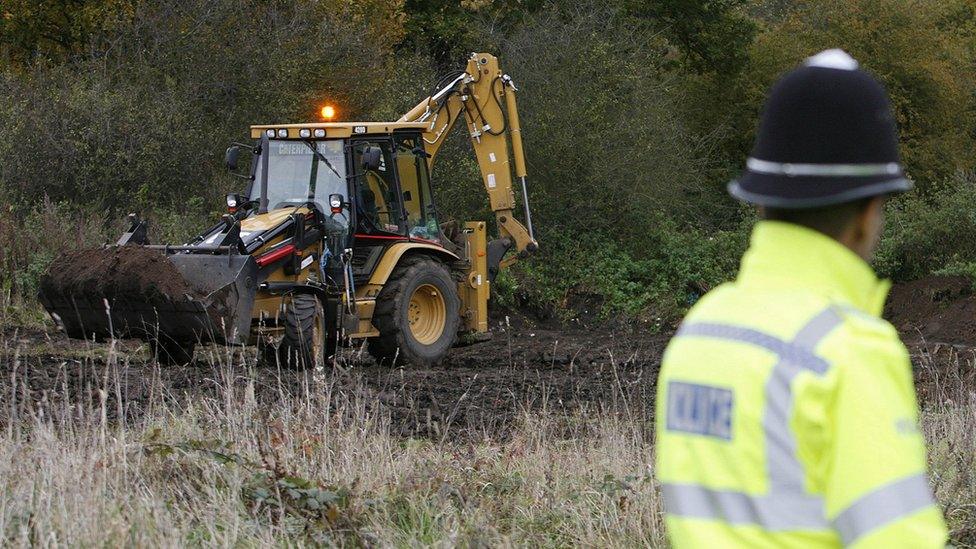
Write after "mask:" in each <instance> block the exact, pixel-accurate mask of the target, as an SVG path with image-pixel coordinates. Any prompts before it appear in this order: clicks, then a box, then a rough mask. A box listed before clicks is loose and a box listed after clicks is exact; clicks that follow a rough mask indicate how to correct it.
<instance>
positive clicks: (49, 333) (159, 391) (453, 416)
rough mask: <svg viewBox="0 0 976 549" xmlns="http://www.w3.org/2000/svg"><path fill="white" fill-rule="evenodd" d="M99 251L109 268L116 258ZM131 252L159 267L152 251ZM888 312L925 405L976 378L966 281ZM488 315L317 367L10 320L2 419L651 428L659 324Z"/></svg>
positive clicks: (585, 313) (433, 429) (489, 431)
mask: <svg viewBox="0 0 976 549" xmlns="http://www.w3.org/2000/svg"><path fill="white" fill-rule="evenodd" d="M89 257H90V256H89ZM100 257H102V258H103V259H102V261H103V263H102V267H100V269H101V272H106V273H110V272H112V271H113V269H121V268H122V266H121V262H122V261H126V260H127V259H126V258H119V257H112V256H107V255H105V256H100ZM142 260H143V261H146V262H149V263H156V262H157V261H158V260H163V261H162V264H168V262H167V261H165V260H164V259H163V258H162V256H161V255H158V254H154V255H153V256H152V257H149V256H146V257H145V258H144V259H142ZM156 266H157V267H158V266H159V265H158V264H157V265H156ZM86 272H91V271H82V272H79V273H76V274H73V273H72V272H70V271H69V272H66V273H65V274H64V275H63V276H62V280H63V281H64V282H63V283H65V284H87V282H83V281H84V280H89V279H86V277H90V276H91V275H90V274H86ZM156 280H158V278H156V277H153V278H152V279H151V280H149V279H143V280H142V281H140V282H139V283H138V284H135V285H134V286H132V287H125V288H120V287H119V286H117V285H113V283H111V282H101V284H102V286H96V288H101V289H102V290H103V291H129V292H151V291H156V292H161V293H163V294H166V295H170V293H177V294H178V293H179V292H182V291H184V289H183V288H181V287H179V286H178V285H169V286H168V285H166V284H158V283H157V282H156ZM153 287H154V288H155V289H151V288H153ZM886 316H887V318H888V319H889V320H890V321H891V322H892V323H893V324H894V325H895V326H896V327H897V328H898V329H899V331H900V333H901V334H902V338H903V339H904V340H905V341H906V343H907V344H908V345H909V349H910V351H911V352H912V360H913V366H914V369H915V375H916V381H917V386H918V388H919V394H920V398H921V400H922V401H923V402H925V401H928V400H930V399H935V398H940V397H939V396H938V395H940V394H941V392H940V387H941V386H942V385H943V380H944V379H945V378H946V376H951V377H953V378H959V379H963V378H964V379H968V380H969V381H968V382H967V383H968V385H967V386H968V387H976V379H974V377H976V373H974V372H973V368H972V363H973V362H974V361H976V352H974V349H976V321H974V319H976V300H974V297H973V295H972V292H971V288H970V285H969V283H968V281H967V280H965V279H961V278H954V277H929V278H927V279H924V280H921V281H917V282H913V283H910V284H904V285H900V286H898V287H896V288H895V289H894V290H893V292H892V294H891V299H890V301H889V305H888V308H887V309H886ZM491 326H492V338H491V340H489V341H484V342H479V343H475V344H472V345H468V346H463V347H457V348H455V349H454V350H453V351H452V353H451V354H450V356H449V358H448V359H447V360H446V361H445V362H444V363H443V364H442V365H440V366H437V367H434V368H415V367H412V366H409V365H406V366H393V367H390V366H379V365H377V364H375V363H374V362H373V361H372V360H371V359H370V358H369V355H368V354H367V353H366V352H365V350H364V349H363V348H361V347H352V348H346V349H343V351H342V355H341V357H340V358H339V359H338V360H336V361H335V362H334V363H333V364H330V365H328V366H327V367H325V368H323V369H322V370H320V371H316V372H295V371H292V370H288V369H283V368H276V367H258V366H257V363H256V358H255V351H254V349H253V348H243V349H242V348H237V349H235V348H227V347H222V346H200V347H199V348H198V351H197V354H196V357H195V360H194V362H193V363H191V364H189V365H187V366H184V367H160V366H159V365H158V364H156V363H155V362H154V361H153V360H152V359H151V356H150V354H149V351H148V349H147V346H146V345H145V344H144V343H142V342H139V341H135V340H131V341H115V342H106V343H92V342H86V341H79V340H71V339H68V338H67V337H65V336H64V335H63V334H61V333H59V332H57V331H56V330H55V329H54V328H53V327H47V328H40V327H36V328H31V329H27V328H19V327H12V326H7V327H4V328H3V329H2V331H0V402H3V403H4V405H3V406H0V424H4V423H6V422H8V421H9V420H10V419H11V418H24V417H31V416H32V415H38V414H40V415H44V414H49V415H59V416H64V415H65V414H67V415H71V416H76V417H83V416H86V415H87V416H92V415H103V416H104V417H105V420H106V421H116V420H118V419H120V418H124V419H125V420H127V421H138V420H139V419H140V418H141V417H143V416H145V415H146V414H147V413H148V411H149V410H150V409H151V408H153V407H155V406H161V405H167V406H172V405H190V404H193V403H201V402H207V401H209V402H227V401H230V400H236V399H238V398H239V397H242V396H245V397H247V398H253V399H254V400H255V401H257V402H258V403H260V404H264V403H267V406H261V407H260V408H263V409H268V410H272V409H277V408H278V407H280V403H281V402H282V401H287V400H289V399H299V398H301V397H302V395H303V394H307V392H308V391H316V392H324V393H327V394H328V395H330V397H331V399H332V401H333V402H335V403H336V404H337V405H339V404H341V406H336V409H337V410H340V409H346V410H348V409H351V408H352V409H359V410H363V411H365V412H368V413H369V414H371V415H372V416H374V417H377V418H380V419H381V420H382V421H385V422H388V423H389V425H390V429H391V430H392V431H393V432H394V433H396V434H402V435H411V436H412V435H420V436H429V437H442V436H451V437H455V436H462V435H463V436H476V437H484V436H487V437H504V436H506V433H508V432H509V431H510V430H511V428H512V427H513V426H515V425H516V424H517V422H519V421H521V420H522V418H523V417H524V416H525V415H526V413H528V412H544V413H546V414H549V415H551V416H555V417H560V416H567V417H569V416H574V417H576V418H579V417H581V416H582V417H587V416H588V415H590V414H597V413H599V414H604V415H605V414H607V413H610V414H623V415H626V416H627V417H628V418H632V419H642V420H648V422H647V423H648V425H650V421H649V420H650V419H652V418H653V408H654V392H655V390H656V388H655V381H656V377H657V372H658V368H659V366H660V362H661V355H662V353H663V350H664V347H665V346H666V344H667V341H668V340H669V338H670V334H671V330H670V329H664V330H663V331H660V330H656V329H654V328H652V327H651V326H649V325H644V324H640V323H632V324H621V323H617V324H614V323H608V322H605V321H600V320H598V319H596V318H595V317H594V316H593V315H592V314H591V313H590V312H589V310H581V311H579V314H578V315H577V318H576V319H575V320H574V321H571V322H559V321H555V320H552V319H548V320H540V319H539V318H537V317H535V316H533V315H530V314H522V313H519V312H514V311H510V312H508V313H495V314H494V315H493V317H492V320H491ZM229 396H233V397H234V398H233V399H229V398H228V397H229ZM350 406H351V408H350Z"/></svg>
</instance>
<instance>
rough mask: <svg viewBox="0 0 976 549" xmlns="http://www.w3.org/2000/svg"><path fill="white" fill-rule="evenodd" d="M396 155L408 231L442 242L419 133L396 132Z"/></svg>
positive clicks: (413, 235) (420, 237)
mask: <svg viewBox="0 0 976 549" xmlns="http://www.w3.org/2000/svg"><path fill="white" fill-rule="evenodd" d="M393 140H394V144H395V151H394V158H395V161H396V172H397V179H398V181H399V185H400V196H401V197H402V199H403V214H404V219H405V225H406V230H407V234H408V235H409V236H410V237H411V238H419V239H423V240H430V241H435V242H439V240H440V237H439V235H440V227H439V226H438V219H437V212H436V210H435V207H434V197H433V194H432V193H431V189H430V172H429V171H428V166H427V153H426V152H425V151H424V147H423V140H422V139H421V137H420V135H416V134H408V135H395V136H394V139H393Z"/></svg>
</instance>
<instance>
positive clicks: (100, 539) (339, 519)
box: [0, 344, 976, 546]
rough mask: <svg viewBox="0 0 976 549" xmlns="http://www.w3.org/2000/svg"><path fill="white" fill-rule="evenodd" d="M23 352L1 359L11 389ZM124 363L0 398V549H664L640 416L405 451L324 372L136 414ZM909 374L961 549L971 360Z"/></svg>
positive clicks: (230, 381) (245, 381) (244, 377)
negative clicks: (916, 379)
mask: <svg viewBox="0 0 976 549" xmlns="http://www.w3.org/2000/svg"><path fill="white" fill-rule="evenodd" d="M20 353H21V350H18V349H13V348H10V347H9V346H8V347H6V348H5V349H4V345H3V344H0V361H2V362H3V363H4V364H5V367H4V369H3V375H4V376H8V377H10V378H11V379H10V383H8V384H6V385H5V386H6V387H7V388H8V389H9V390H10V391H12V392H16V391H18V390H22V389H18V387H21V384H20V383H19V382H18V381H17V379H16V377H17V375H22V370H20V371H21V374H18V369H22V368H24V367H26V366H27V363H26V362H24V361H23V360H22V355H21V354H20ZM125 360H126V358H125V357H124V355H121V354H119V353H114V352H109V353H108V357H107V359H104V358H98V359H96V360H90V361H86V360H84V359H82V360H76V361H69V363H68V364H66V365H62V366H61V369H62V370H67V369H70V368H79V369H84V368H88V369H91V370H92V371H93V372H95V373H97V374H98V375H95V376H92V377H90V378H88V379H92V380H94V381H92V382H90V384H89V386H87V388H86V389H85V391H81V392H80V393H78V394H82V395H88V396H91V398H75V399H74V400H72V399H71V398H66V399H54V398H50V399H48V398H47V397H46V396H44V395H42V397H41V398H40V399H38V398H34V397H32V398H30V399H27V398H22V395H21V396H18V395H17V394H4V395H2V396H0V403H3V406H4V407H5V408H6V410H3V413H2V417H4V418H5V421H3V424H2V428H3V430H2V433H0V536H2V537H0V539H2V540H3V542H4V545H10V546H26V545H44V546H54V545H82V546H108V545H112V546H114V545H122V544H125V545H140V546H141V545H150V546H182V545H186V544H194V545H198V544H203V545H219V546H230V545H245V546H249V545H271V544H274V545H319V544H326V545H342V546H346V545H354V546H359V545H365V546H431V545H434V546H458V545H460V546H486V545H488V546H497V545H501V546H511V545H520V546H521V545H525V546H566V545H588V546H640V545H643V546H661V545H665V535H664V531H663V527H662V520H661V512H660V506H659V500H658V496H657V494H656V490H655V486H654V482H653V480H652V476H651V475H652V471H651V469H650V467H649V464H651V463H652V462H653V446H652V440H651V435H650V433H649V429H648V425H647V424H646V422H645V421H644V420H643V419H635V418H633V417H632V416H628V415H627V414H612V413H596V414H591V415H586V416H583V415H582V414H579V415H576V416H573V417H569V418H567V417H555V415H554V414H546V413H537V412H536V413H528V412H527V413H526V414H524V415H523V417H522V418H521V420H520V421H519V424H518V426H517V427H516V428H515V429H514V432H513V433H511V434H510V436H506V437H505V438H504V439H503V440H502V439H493V438H492V437H491V435H490V433H488V434H484V435H483V436H481V437H477V438H472V437H443V438H441V439H429V438H422V439H418V438H405V437H402V436H398V435H395V434H393V433H392V431H391V428H390V423H389V420H388V418H387V417H385V416H384V414H383V413H382V412H381V411H378V410H382V407H380V406H376V405H375V404H376V403H375V402H369V401H367V400H366V399H367V398H372V397H362V396H361V395H362V394H365V393H359V392H357V391H350V390H348V387H340V386H338V385H337V384H335V383H334V382H333V381H331V379H332V378H331V377H330V376H325V375H321V374H317V375H310V376H308V377H306V378H305V379H304V381H303V382H302V383H299V384H298V385H296V384H294V383H286V382H281V383H279V384H277V386H273V387H267V386H259V385H261V384H264V383H265V382H264V381H262V379H266V378H262V377H260V376H255V375H253V373H254V372H253V371H250V369H249V367H248V366H247V364H245V363H241V361H242V360H244V359H242V358H241V357H240V356H237V355H217V354H216V353H215V354H213V355H211V362H212V364H211V368H212V374H213V375H212V377H213V383H214V384H215V385H216V386H217V388H218V390H217V391H216V392H215V393H212V394H209V396H200V395H195V396H187V394H186V393H183V392H180V393H177V392H175V391H172V390H171V388H169V387H167V386H165V384H163V383H155V382H154V383H153V384H152V388H151V390H150V392H149V395H148V396H146V395H142V396H141V397H140V398H143V399H144V402H142V403H141V404H140V405H141V406H142V412H141V413H140V414H139V416H138V418H134V417H130V416H129V415H128V414H127V412H126V406H125V404H126V398H127V397H126V395H125V394H124V391H125V389H124V386H123V385H124V384H122V383H120V382H119V379H121V378H122V377H124V374H123V373H120V370H122V369H124V368H125V362H124V361H125ZM947 360H948V362H946V361H947ZM918 364H919V371H920V377H921V378H922V381H921V383H923V384H925V387H926V392H925V394H927V395H930V397H931V396H933V395H934V398H931V400H930V403H929V405H928V408H927V410H926V412H925V413H924V417H923V429H924V433H925V435H926V438H927V439H928V441H929V445H930V449H931V451H930V453H931V456H932V471H933V474H932V478H933V483H934V485H935V489H936V493H937V496H938V499H939V502H940V504H941V505H942V507H943V509H944V510H945V512H946V514H947V517H948V520H949V523H950V526H951V528H952V531H953V538H954V541H955V542H956V543H957V544H958V545H961V546H974V545H976V505H974V502H976V476H974V473H973V470H974V468H976V461H974V460H976V457H974V456H976V435H974V431H976V396H974V395H973V394H972V393H971V392H967V391H966V390H965V389H964V387H965V386H966V384H965V383H963V381H964V377H965V375H966V373H967V372H972V371H973V357H972V356H970V357H968V359H967V358H966V357H963V356H961V355H960V354H958V353H955V352H953V353H951V356H950V357H949V358H948V359H947V358H946V357H944V356H938V355H937V353H934V354H933V353H923V354H922V355H921V356H920V358H919V360H918ZM936 364H938V367H936ZM947 364H948V366H947ZM953 368H955V370H953ZM59 375H60V374H59ZM55 385H56V384H55ZM971 389H972V385H969V390H970V391H971ZM262 391H273V392H274V393H276V395H277V398H276V399H275V405H274V406H267V405H265V404H262V402H263V401H262V399H260V398H258V397H257V396H256V395H258V394H260V393H261V392H262ZM567 426H568V427H567Z"/></svg>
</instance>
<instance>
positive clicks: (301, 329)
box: [267, 294, 326, 370]
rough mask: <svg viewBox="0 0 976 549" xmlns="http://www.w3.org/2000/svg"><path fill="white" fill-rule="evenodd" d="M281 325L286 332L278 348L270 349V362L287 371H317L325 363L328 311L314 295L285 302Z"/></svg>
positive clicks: (303, 295) (300, 295)
mask: <svg viewBox="0 0 976 549" xmlns="http://www.w3.org/2000/svg"><path fill="white" fill-rule="evenodd" d="M280 322H281V323H282V324H283V327H284V331H283V334H282V336H281V341H280V342H278V345H277V346H276V347H269V348H268V349H267V352H269V354H270V356H268V358H270V359H275V358H276V359H277V360H278V362H279V363H280V364H281V365H282V366H285V367H289V368H294V369H299V370H301V369H306V368H314V367H316V366H319V365H322V364H324V363H325V356H326V345H325V311H324V310H323V308H322V303H321V302H320V301H319V300H318V298H316V297H315V296H313V295H308V294H295V295H293V296H291V298H286V300H285V303H284V314H283V315H282V319H281V320H280Z"/></svg>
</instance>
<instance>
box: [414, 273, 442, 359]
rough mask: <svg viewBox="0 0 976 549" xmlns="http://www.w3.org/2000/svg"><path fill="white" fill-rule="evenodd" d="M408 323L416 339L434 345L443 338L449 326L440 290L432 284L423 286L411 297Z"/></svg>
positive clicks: (424, 343)
mask: <svg viewBox="0 0 976 549" xmlns="http://www.w3.org/2000/svg"><path fill="white" fill-rule="evenodd" d="M407 323H408V324H409V325H410V333H411V335H413V337H414V339H416V340H417V341H418V342H420V343H421V344H423V345H432V344H433V343H435V342H437V340H438V339H440V338H441V335H443V333H444V328H445V326H446V325H447V305H446V304H445V302H444V296H443V295H442V294H441V292H440V290H438V289H437V287H436V286H434V285H432V284H422V285H420V286H418V287H417V289H416V290H414V292H413V295H412V296H410V304H409V305H408V306H407Z"/></svg>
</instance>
